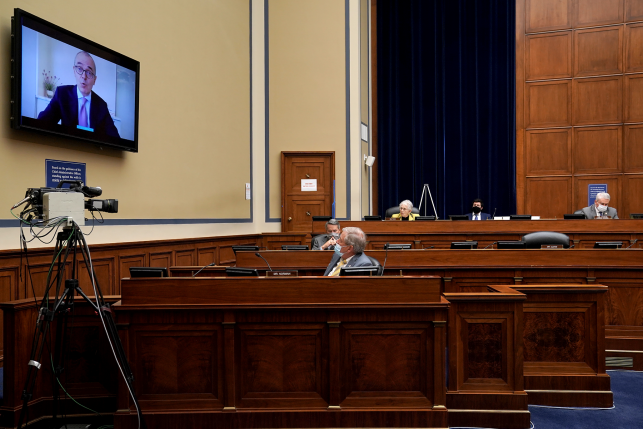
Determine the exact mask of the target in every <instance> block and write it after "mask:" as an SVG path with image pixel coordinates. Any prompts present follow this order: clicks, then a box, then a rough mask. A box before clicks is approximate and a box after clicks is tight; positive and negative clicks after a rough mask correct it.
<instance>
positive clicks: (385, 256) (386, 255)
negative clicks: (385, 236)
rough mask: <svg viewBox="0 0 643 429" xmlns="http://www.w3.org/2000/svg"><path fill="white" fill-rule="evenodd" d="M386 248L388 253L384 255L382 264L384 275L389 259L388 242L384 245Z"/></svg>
mask: <svg viewBox="0 0 643 429" xmlns="http://www.w3.org/2000/svg"><path fill="white" fill-rule="evenodd" d="M384 248H385V249H386V254H385V255H384V265H382V275H384V269H385V268H386V260H387V259H388V243H386V244H385V245H384Z"/></svg>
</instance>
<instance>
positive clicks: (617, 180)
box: [574, 175, 623, 218]
mask: <svg viewBox="0 0 643 429" xmlns="http://www.w3.org/2000/svg"><path fill="white" fill-rule="evenodd" d="M621 177H622V175H618V176H614V175H611V176H579V177H574V207H575V208H574V210H578V209H582V208H583V207H587V204H588V202H589V201H588V200H587V197H588V195H587V186H588V185H590V184H597V183H606V184H607V193H608V194H610V197H611V198H612V199H611V200H610V206H611V207H615V208H616V210H617V211H618V214H619V218H620V217H623V216H622V215H623V212H622V210H621V209H622V207H623V204H622V203H623V201H622V199H621Z"/></svg>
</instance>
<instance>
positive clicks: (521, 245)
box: [496, 240, 527, 249]
mask: <svg viewBox="0 0 643 429" xmlns="http://www.w3.org/2000/svg"><path fill="white" fill-rule="evenodd" d="M526 248H527V243H526V242H524V241H509V240H506V241H497V242H496V249H526Z"/></svg>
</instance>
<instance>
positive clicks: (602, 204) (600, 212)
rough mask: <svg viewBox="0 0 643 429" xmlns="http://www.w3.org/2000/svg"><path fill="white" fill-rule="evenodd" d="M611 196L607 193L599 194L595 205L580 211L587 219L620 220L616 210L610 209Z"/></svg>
mask: <svg viewBox="0 0 643 429" xmlns="http://www.w3.org/2000/svg"><path fill="white" fill-rule="evenodd" d="M609 204H610V194H608V193H607V192H599V193H598V194H596V199H595V201H594V205H592V206H589V207H585V208H584V209H582V210H580V211H581V212H582V213H583V214H584V215H585V217H586V218H587V219H596V218H599V219H600V218H604V219H609V218H612V219H618V214H616V209H615V208H614V207H610V206H609Z"/></svg>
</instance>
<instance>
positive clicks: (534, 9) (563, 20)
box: [521, 0, 573, 33]
mask: <svg viewBox="0 0 643 429" xmlns="http://www.w3.org/2000/svg"><path fill="white" fill-rule="evenodd" d="M572 6H573V3H572V0H526V4H525V15H526V17H525V27H526V31H527V33H535V32H537V31H551V30H560V29H563V28H571V26H572ZM521 18H522V17H521Z"/></svg>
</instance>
